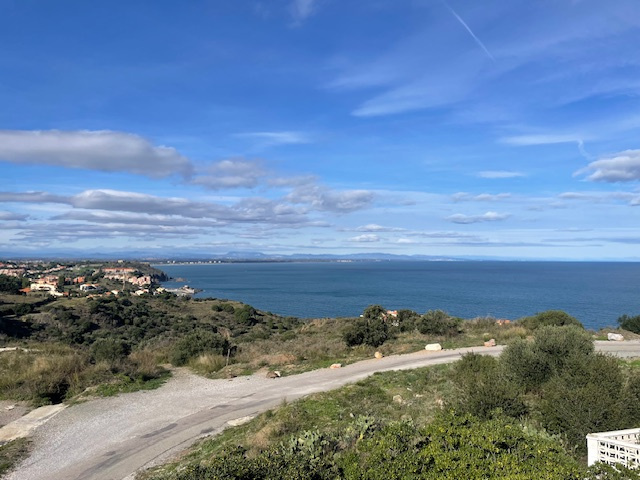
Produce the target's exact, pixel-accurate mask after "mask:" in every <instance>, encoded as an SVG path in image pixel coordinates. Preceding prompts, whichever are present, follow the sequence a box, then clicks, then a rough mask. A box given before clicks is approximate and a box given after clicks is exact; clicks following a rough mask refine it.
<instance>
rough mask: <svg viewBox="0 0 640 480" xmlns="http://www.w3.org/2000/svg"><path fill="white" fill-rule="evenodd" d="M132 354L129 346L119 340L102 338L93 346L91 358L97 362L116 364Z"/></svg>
mask: <svg viewBox="0 0 640 480" xmlns="http://www.w3.org/2000/svg"><path fill="white" fill-rule="evenodd" d="M129 353H131V348H130V347H129V345H128V344H127V343H126V342H125V341H124V340H121V339H117V338H100V339H98V340H96V342H95V343H94V344H93V345H92V346H91V356H92V357H93V359H94V360H95V361H96V362H107V363H109V364H112V365H113V364H115V363H117V362H119V361H121V360H123V359H124V358H126V357H127V355H129Z"/></svg>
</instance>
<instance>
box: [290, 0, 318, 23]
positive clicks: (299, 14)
mask: <svg viewBox="0 0 640 480" xmlns="http://www.w3.org/2000/svg"><path fill="white" fill-rule="evenodd" d="M317 7H318V0H293V1H292V2H291V5H290V6H289V11H290V13H291V17H292V19H293V23H294V25H300V24H301V23H302V22H304V21H305V20H306V19H307V18H309V17H310V16H311V15H313V14H314V13H315V12H316V9H317Z"/></svg>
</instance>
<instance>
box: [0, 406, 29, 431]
mask: <svg viewBox="0 0 640 480" xmlns="http://www.w3.org/2000/svg"><path fill="white" fill-rule="evenodd" d="M29 410H30V408H29V407H28V406H27V404H26V403H25V402H16V401H13V400H0V427H2V426H4V425H6V424H7V423H10V422H13V421H14V420H17V419H18V418H20V417H22V416H23V415H24V414H25V413H27V412H28V411H29Z"/></svg>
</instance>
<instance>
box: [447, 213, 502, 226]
mask: <svg viewBox="0 0 640 480" xmlns="http://www.w3.org/2000/svg"><path fill="white" fill-rule="evenodd" d="M507 218H509V215H508V214H505V213H498V212H486V213H483V214H482V215H464V214H462V213H456V214H455V215H450V216H448V217H447V218H446V219H447V220H449V221H450V222H453V223H461V224H469V223H481V222H497V221H501V220H506V219H507Z"/></svg>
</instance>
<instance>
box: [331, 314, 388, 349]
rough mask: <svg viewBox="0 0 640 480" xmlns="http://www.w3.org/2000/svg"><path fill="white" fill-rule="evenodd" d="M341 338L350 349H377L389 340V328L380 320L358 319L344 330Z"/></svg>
mask: <svg viewBox="0 0 640 480" xmlns="http://www.w3.org/2000/svg"><path fill="white" fill-rule="evenodd" d="M342 337H343V339H344V341H345V342H346V344H347V345H348V346H350V347H354V346H356V345H362V344H365V345H370V346H372V347H379V346H380V345H382V344H383V343H384V342H386V341H387V339H388V338H389V327H388V326H387V324H386V323H385V322H384V320H382V319H372V318H360V319H358V320H356V321H355V322H354V323H352V324H351V325H349V326H348V327H347V328H346V329H345V331H344V334H343V336H342Z"/></svg>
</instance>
